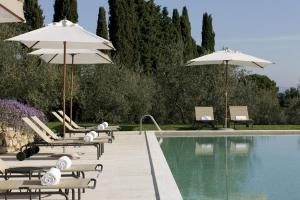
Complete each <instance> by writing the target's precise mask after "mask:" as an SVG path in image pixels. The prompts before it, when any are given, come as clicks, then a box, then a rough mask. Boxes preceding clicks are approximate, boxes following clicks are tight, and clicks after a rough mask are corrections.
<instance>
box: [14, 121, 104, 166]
mask: <svg viewBox="0 0 300 200" xmlns="http://www.w3.org/2000/svg"><path fill="white" fill-rule="evenodd" d="M22 120H23V121H24V122H25V123H26V124H27V125H28V126H29V127H30V128H31V129H32V130H33V131H34V132H35V133H36V134H37V135H38V136H39V138H40V140H36V141H34V142H33V143H30V144H27V145H25V146H23V147H21V151H20V152H19V153H18V154H17V159H18V160H20V161H22V160H25V159H26V158H28V157H30V156H32V155H34V154H36V153H38V152H39V147H40V146H52V147H54V146H94V147H96V149H97V159H98V160H99V158H100V156H101V154H102V153H103V152H104V143H108V142H109V141H108V140H107V139H99V140H95V141H93V142H85V141H84V140H79V139H68V140H54V139H52V138H51V137H49V136H48V135H47V134H46V133H44V132H43V131H42V130H41V129H40V128H39V127H38V126H37V125H36V124H35V123H33V122H32V121H31V120H30V119H29V118H27V117H24V118H22Z"/></svg>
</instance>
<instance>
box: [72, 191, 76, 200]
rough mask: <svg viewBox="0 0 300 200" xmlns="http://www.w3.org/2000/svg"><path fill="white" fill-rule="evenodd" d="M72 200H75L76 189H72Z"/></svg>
mask: <svg viewBox="0 0 300 200" xmlns="http://www.w3.org/2000/svg"><path fill="white" fill-rule="evenodd" d="M72 200H75V190H74V188H73V189H72Z"/></svg>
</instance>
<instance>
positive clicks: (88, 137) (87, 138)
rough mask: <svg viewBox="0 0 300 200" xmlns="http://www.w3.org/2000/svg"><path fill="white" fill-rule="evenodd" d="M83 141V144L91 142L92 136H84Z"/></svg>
mask: <svg viewBox="0 0 300 200" xmlns="http://www.w3.org/2000/svg"><path fill="white" fill-rule="evenodd" d="M83 140H84V141H85V142H93V140H94V136H93V134H91V133H88V134H86V135H85V136H84V138H83Z"/></svg>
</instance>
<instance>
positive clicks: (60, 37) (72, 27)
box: [8, 19, 114, 136]
mask: <svg viewBox="0 0 300 200" xmlns="http://www.w3.org/2000/svg"><path fill="white" fill-rule="evenodd" d="M8 41H19V42H22V43H23V44H25V45H26V46H27V47H29V48H39V49H42V48H48V49H63V52H64V56H63V63H64V69H63V74H64V84H63V111H64V116H63V135H64V136H65V133H66V126H65V121H66V117H65V113H66V75H67V66H66V64H67V48H68V49H106V50H112V49H114V47H113V45H112V43H111V42H110V41H108V40H106V39H104V38H101V37H99V36H97V35H95V34H93V33H90V32H88V31H86V30H84V29H83V28H82V27H81V26H79V25H78V24H74V23H72V22H70V21H68V20H66V19H65V20H61V21H60V22H54V23H51V24H49V25H48V26H46V27H43V28H40V29H37V30H33V31H31V32H28V33H24V34H22V35H19V36H16V37H13V38H10V39H8Z"/></svg>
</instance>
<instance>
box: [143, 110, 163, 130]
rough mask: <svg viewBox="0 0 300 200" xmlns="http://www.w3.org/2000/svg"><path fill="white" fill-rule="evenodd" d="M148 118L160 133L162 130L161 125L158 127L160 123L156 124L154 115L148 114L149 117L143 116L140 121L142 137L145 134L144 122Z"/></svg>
mask: <svg viewBox="0 0 300 200" xmlns="http://www.w3.org/2000/svg"><path fill="white" fill-rule="evenodd" d="M147 117H149V118H150V119H151V120H152V122H153V123H154V125H155V126H156V128H157V129H158V130H159V131H161V128H160V127H159V125H158V123H157V122H156V120H155V119H154V117H153V116H152V115H149V114H147V115H143V116H142V117H141V119H140V135H141V134H142V132H143V120H144V119H145V118H147Z"/></svg>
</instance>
